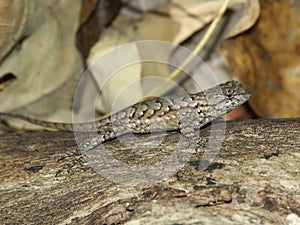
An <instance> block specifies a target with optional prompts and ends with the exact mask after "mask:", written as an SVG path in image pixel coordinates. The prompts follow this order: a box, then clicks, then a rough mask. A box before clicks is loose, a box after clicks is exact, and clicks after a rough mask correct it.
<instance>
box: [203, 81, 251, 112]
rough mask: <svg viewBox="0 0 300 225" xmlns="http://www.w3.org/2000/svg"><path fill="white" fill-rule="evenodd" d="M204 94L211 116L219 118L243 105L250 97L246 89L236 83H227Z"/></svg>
mask: <svg viewBox="0 0 300 225" xmlns="http://www.w3.org/2000/svg"><path fill="white" fill-rule="evenodd" d="M204 92H205V95H206V99H207V101H208V105H210V107H211V114H212V115H211V116H212V117H219V116H221V115H224V114H226V113H228V112H230V111H231V110H233V109H234V108H236V107H237V106H239V105H242V104H243V103H245V102H246V101H247V100H248V99H249V98H250V96H251V93H250V91H249V89H248V88H246V87H245V86H244V85H242V84H241V83H239V82H237V81H234V80H232V81H227V82H225V83H222V84H220V85H218V86H216V87H213V88H210V89H208V90H206V91H204Z"/></svg>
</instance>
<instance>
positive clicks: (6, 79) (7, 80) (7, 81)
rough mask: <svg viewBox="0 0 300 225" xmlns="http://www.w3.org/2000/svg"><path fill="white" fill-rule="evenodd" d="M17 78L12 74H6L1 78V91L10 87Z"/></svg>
mask: <svg viewBox="0 0 300 225" xmlns="http://www.w3.org/2000/svg"><path fill="white" fill-rule="evenodd" d="M16 79H17V77H16V76H15V75H14V74H12V73H6V74H4V75H3V76H1V77H0V91H3V90H4V89H5V88H7V87H9V86H10V85H11V84H12V83H13V81H15V80H16Z"/></svg>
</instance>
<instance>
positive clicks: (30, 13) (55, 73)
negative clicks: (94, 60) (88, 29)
mask: <svg viewBox="0 0 300 225" xmlns="http://www.w3.org/2000/svg"><path fill="white" fill-rule="evenodd" d="M0 10H1V21H9V20H11V18H15V20H12V22H11V23H8V22H5V23H4V24H5V26H7V27H6V28H8V29H7V30H4V31H3V32H4V33H2V32H1V37H0V39H1V40H2V41H1V42H2V44H3V45H4V43H9V44H8V45H5V46H9V47H10V48H9V51H7V49H5V48H2V47H1V49H0V50H1V53H0V55H3V54H6V55H5V56H6V57H5V58H2V61H1V67H0V78H3V77H7V75H9V74H10V75H13V76H15V78H16V79H15V80H14V81H13V82H11V83H10V84H9V85H6V86H5V87H4V88H3V89H2V90H1V92H0V108H1V111H11V110H17V109H18V110H19V111H21V110H25V109H27V110H28V109H29V110H30V109H31V110H33V111H34V112H36V115H38V114H40V115H42V114H44V116H45V115H49V114H51V113H53V111H56V110H66V109H68V110H69V111H70V109H71V103H72V102H71V99H72V92H70V91H69V95H68V94H67V93H61V92H60V91H61V89H60V88H61V87H63V86H64V85H66V83H67V82H69V81H71V82H72V79H74V78H73V77H74V75H75V76H76V75H77V74H78V73H80V72H82V67H83V64H82V63H81V59H80V55H79V54H78V51H77V49H76V47H75V35H76V29H77V27H78V20H79V14H80V0H76V1H72V2H70V1H53V0H44V1H25V0H20V1H11V0H6V1H5V0H3V1H1V2H0ZM25 12H26V13H25ZM62 18H63V19H62ZM12 37H13V38H12ZM0 80H1V79H0ZM73 86H74V84H73ZM55 91H58V92H60V93H59V94H60V95H61V96H57V98H56V99H55V100H53V99H52V100H51V98H52V97H53V96H55V94H53V93H54V92H55ZM66 98H68V99H66ZM64 100H67V101H68V103H66V102H64V103H62V102H63V101H64ZM52 101H53V102H54V103H53V104H50V105H49V104H48V103H49V102H52ZM61 106H64V109H61V108H60V107H61ZM69 115H70V113H69Z"/></svg>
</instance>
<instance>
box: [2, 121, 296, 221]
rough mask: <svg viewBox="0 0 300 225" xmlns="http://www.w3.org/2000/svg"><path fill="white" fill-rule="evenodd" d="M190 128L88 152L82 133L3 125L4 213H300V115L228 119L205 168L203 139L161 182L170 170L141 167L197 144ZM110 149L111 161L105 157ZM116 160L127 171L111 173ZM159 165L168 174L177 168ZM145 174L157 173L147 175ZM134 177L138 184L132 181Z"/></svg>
mask: <svg viewBox="0 0 300 225" xmlns="http://www.w3.org/2000/svg"><path fill="white" fill-rule="evenodd" d="M218 129H219V127H218V126H216V127H215V132H211V126H208V127H206V128H204V129H202V130H201V136H202V137H206V138H208V137H209V136H212V135H214V137H213V139H214V140H215V141H216V142H217V141H221V140H222V135H221V136H219V134H222V130H220V131H219V130H218ZM149 137H150V138H149ZM162 137H163V138H164V139H163V141H162V143H160V141H161V138H162ZM180 137H181V135H180V134H179V133H178V132H170V133H156V134H151V135H150V134H145V135H138V136H131V135H125V136H123V137H122V138H120V139H115V140H112V141H110V142H107V143H105V144H104V145H102V147H105V148H103V149H102V150H101V149H100V150H99V151H98V152H97V151H96V152H93V154H90V155H89V154H87V156H86V157H85V158H82V157H80V154H78V152H76V148H77V145H76V142H75V141H74V135H73V134H72V133H68V132H26V133H18V134H17V133H8V134H2V135H1V136H0V138H1V142H0V166H1V173H0V188H1V190H0V193H1V197H0V209H1V211H0V212H1V213H0V221H2V224H68V223H72V224H74V223H77V224H113V223H114V224H119V223H122V224H123V223H126V222H127V223H128V224H139V223H138V222H140V224H174V223H177V224H182V223H185V224H199V223H201V222H202V223H205V224H229V223H234V224H247V223H248V224H284V223H286V217H287V216H288V215H289V214H292V213H293V214H298V215H300V190H299V187H300V171H299V165H300V119H272V120H249V121H234V122H228V123H227V127H226V132H225V136H224V140H223V142H222V146H221V149H220V151H219V152H218V155H217V157H216V158H215V159H214V161H213V163H211V164H210V165H209V167H208V168H207V169H206V170H205V171H202V170H200V171H199V170H197V166H198V164H199V160H200V159H201V157H202V156H203V153H204V151H205V147H203V146H202V145H199V146H198V147H197V151H198V154H193V155H189V156H190V158H189V159H188V162H186V163H185V164H183V167H181V168H178V169H177V170H176V171H175V172H174V174H171V175H169V176H166V177H164V179H163V180H162V181H160V182H158V183H154V182H152V181H155V180H156V179H157V177H159V176H160V175H159V176H156V175H155V174H152V173H153V171H152V170H150V169H149V174H146V173H147V171H146V172H145V173H144V174H140V175H141V177H138V176H136V177H134V176H135V175H136V174H135V169H136V171H138V172H139V168H144V167H145V168H148V167H149V168H150V166H151V165H156V164H155V163H157V162H164V161H166V159H167V158H168V157H169V156H171V155H172V154H173V153H174V151H175V150H174V149H176V146H179V149H180V148H181V147H182V148H184V146H187V145H186V142H187V141H186V140H185V139H184V138H183V139H180ZM137 139H138V140H137ZM213 139H211V140H213ZM179 140H181V142H180V143H178V141H179ZM212 146H213V145H212ZM217 147H218V146H215V148H217ZM101 152H102V153H103V152H106V153H109V154H106V155H108V156H109V157H107V158H103V157H102V155H101V154H102V153H101ZM177 153H178V154H179V155H180V154H181V152H180V151H179V152H177ZM185 153H186V152H183V153H182V154H185ZM206 153H207V151H206ZM93 157H94V158H93ZM110 157H111V158H113V159H117V161H116V162H120V163H119V164H116V163H114V161H112V160H110V159H111V158H110ZM101 159H102V161H103V162H102V163H103V164H105V165H104V166H102V167H101V166H100V167H95V165H96V162H98V160H99V161H101ZM105 160H108V161H105ZM122 163H123V164H122ZM166 164H167V163H166ZM91 165H92V167H93V169H92V167H91ZM122 165H127V166H128V165H129V166H128V167H124V168H129V172H130V168H134V170H132V171H131V172H132V176H131V177H130V176H129V175H128V170H126V169H125V170H123V171H122V170H120V167H121V168H122ZM157 165H158V164H157ZM166 168H167V166H166ZM111 169H113V170H112V171H114V169H115V171H118V172H117V173H116V174H111V173H108V172H107V171H109V170H111ZM152 169H153V168H152ZM101 170H102V171H101ZM106 170H107V171H106ZM141 171H142V170H141ZM158 172H159V173H161V175H162V176H163V175H164V172H166V173H167V172H170V171H168V169H166V171H163V172H162V171H158ZM171 172H172V171H171ZM151 175H153V177H151ZM122 177H123V179H122ZM132 177H134V178H133V179H132V180H130V179H131V178H132ZM145 177H146V178H147V177H148V178H149V180H148V181H149V183H146V185H145V184H144V185H143V184H138V181H141V180H139V179H145ZM152 178H153V180H152ZM114 179H115V180H114ZM113 181H120V182H119V183H118V182H113ZM135 181H137V183H135ZM150 181H151V182H152V183H151V182H150ZM129 183H131V184H136V185H134V186H130V185H125V184H129ZM295 218H297V217H296V216H295Z"/></svg>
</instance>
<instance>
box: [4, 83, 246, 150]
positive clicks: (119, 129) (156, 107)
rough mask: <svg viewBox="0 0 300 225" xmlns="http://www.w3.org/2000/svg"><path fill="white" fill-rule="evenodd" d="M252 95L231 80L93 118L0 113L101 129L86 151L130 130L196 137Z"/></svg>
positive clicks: (82, 147)
mask: <svg viewBox="0 0 300 225" xmlns="http://www.w3.org/2000/svg"><path fill="white" fill-rule="evenodd" d="M250 96H251V93H250V91H249V90H248V88H246V87H245V86H244V85H242V84H241V83H239V82H238V81H235V80H231V81H227V82H224V83H222V84H219V85H217V86H214V87H212V88H209V89H207V90H205V91H200V92H198V93H195V94H189V95H185V96H177V95H171V96H166V97H156V98H152V99H150V100H146V101H143V102H139V103H136V104H133V105H131V106H128V107H126V108H124V109H123V110H120V111H118V112H116V113H113V114H111V115H109V116H107V117H104V118H101V119H99V120H95V121H92V122H84V123H56V122H48V121H43V120H39V119H34V118H31V117H27V116H24V115H15V114H10V113H0V116H10V117H15V118H19V119H23V120H25V121H27V122H30V123H33V124H36V125H40V126H42V127H47V128H54V129H57V130H64V131H75V132H94V131H95V132H97V135H95V136H93V137H92V138H87V139H85V140H84V141H82V142H81V143H80V144H79V146H78V148H79V150H84V151H86V150H90V149H93V148H95V147H96V146H98V145H100V144H101V143H103V142H106V141H109V140H111V139H114V138H116V137H119V136H121V135H124V134H127V133H135V134H143V133H150V132H159V131H174V130H180V132H181V133H183V134H184V135H185V136H186V137H187V138H192V137H195V135H193V132H194V129H200V128H201V127H203V126H205V125H206V124H208V123H210V122H211V121H213V120H215V119H217V118H219V117H221V116H223V115H225V114H226V113H228V112H230V111H231V110H233V109H234V108H236V107H238V106H239V105H241V104H243V103H245V102H246V101H247V100H248V99H249V98H250ZM196 141H197V140H196Z"/></svg>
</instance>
